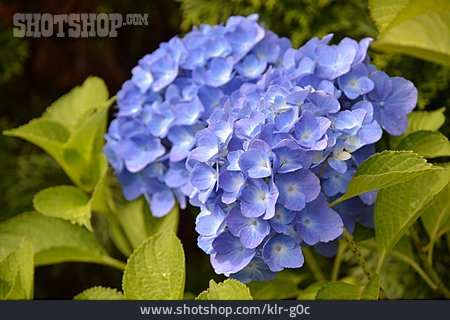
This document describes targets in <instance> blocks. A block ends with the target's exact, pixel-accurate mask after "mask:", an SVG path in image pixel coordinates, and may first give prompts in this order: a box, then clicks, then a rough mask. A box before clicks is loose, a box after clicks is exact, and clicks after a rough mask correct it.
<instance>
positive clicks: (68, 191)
mask: <svg viewBox="0 0 450 320" xmlns="http://www.w3.org/2000/svg"><path fill="white" fill-rule="evenodd" d="M33 205H34V208H35V209H36V210H37V211H38V212H40V213H42V214H44V215H46V216H50V217H57V218H62V219H65V220H69V221H70V222H72V223H77V224H79V225H82V226H85V227H86V228H87V229H88V230H90V231H92V225H91V208H90V207H91V206H90V200H89V197H88V196H87V195H86V193H84V192H83V191H81V190H80V189H78V188H77V187H74V186H57V187H51V188H47V189H44V190H42V191H40V192H39V193H37V194H36V195H35V196H34V199H33Z"/></svg>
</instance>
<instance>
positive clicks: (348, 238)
mask: <svg viewBox="0 0 450 320" xmlns="http://www.w3.org/2000/svg"><path fill="white" fill-rule="evenodd" d="M342 235H343V236H344V239H345V241H347V244H348V246H349V247H350V249H351V250H352V252H353V255H354V256H355V258H356V260H357V261H358V264H359V266H360V267H361V269H362V270H363V272H364V274H365V275H366V277H367V279H369V280H370V278H372V272H371V271H370V268H369V264H368V263H367V261H366V259H364V257H363V255H362V254H361V251H359V249H358V247H357V246H356V243H355V241H354V240H353V237H352V236H351V235H350V234H349V233H348V231H347V229H344V232H343V233H342Z"/></svg>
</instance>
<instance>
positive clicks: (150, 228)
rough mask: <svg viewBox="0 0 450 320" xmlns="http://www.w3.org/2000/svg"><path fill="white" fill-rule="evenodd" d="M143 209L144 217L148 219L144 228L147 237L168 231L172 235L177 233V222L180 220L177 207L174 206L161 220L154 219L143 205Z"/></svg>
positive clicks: (146, 206)
mask: <svg viewBox="0 0 450 320" xmlns="http://www.w3.org/2000/svg"><path fill="white" fill-rule="evenodd" d="M144 209H145V217H146V219H148V222H147V224H146V226H147V233H148V234H149V235H156V234H158V233H161V232H168V231H172V232H173V233H176V232H177V230H178V222H179V220H180V209H179V207H178V205H175V206H174V207H173V209H172V210H171V211H170V212H169V213H168V214H166V215H165V216H164V217H162V218H157V217H154V216H153V214H152V213H151V212H150V210H149V208H148V205H145V206H144Z"/></svg>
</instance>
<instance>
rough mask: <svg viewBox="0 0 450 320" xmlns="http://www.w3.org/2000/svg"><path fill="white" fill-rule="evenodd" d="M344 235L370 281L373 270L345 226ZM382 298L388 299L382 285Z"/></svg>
mask: <svg viewBox="0 0 450 320" xmlns="http://www.w3.org/2000/svg"><path fill="white" fill-rule="evenodd" d="M342 235H343V237H344V239H345V241H347V244H348V246H349V247H350V249H351V250H352V252H353V255H354V256H355V258H356V260H357V261H358V264H359V266H360V267H361V269H362V270H363V272H364V274H365V275H366V277H367V279H368V280H369V281H370V279H371V278H372V272H371V271H370V267H369V264H368V263H367V261H366V259H364V257H363V255H362V254H361V251H359V248H358V247H357V246H356V243H355V241H354V240H353V237H352V236H351V235H350V234H349V233H348V231H347V229H345V228H344V232H342ZM380 299H387V297H386V293H385V292H384V290H383V288H382V287H381V286H380Z"/></svg>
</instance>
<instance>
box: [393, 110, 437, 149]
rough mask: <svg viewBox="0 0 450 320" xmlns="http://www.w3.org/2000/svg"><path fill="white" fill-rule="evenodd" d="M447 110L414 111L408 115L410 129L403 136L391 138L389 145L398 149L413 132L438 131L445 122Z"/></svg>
mask: <svg viewBox="0 0 450 320" xmlns="http://www.w3.org/2000/svg"><path fill="white" fill-rule="evenodd" d="M444 113H445V108H440V109H437V110H433V111H413V112H411V113H410V114H409V115H408V129H407V130H406V132H405V133H404V134H403V135H401V136H390V137H389V143H390V145H391V147H392V148H394V149H395V148H397V146H398V144H399V143H400V142H401V141H402V139H404V138H405V137H406V136H408V135H409V134H411V133H413V132H417V131H421V130H425V131H437V130H439V128H440V127H442V125H443V124H444V122H445V114H444Z"/></svg>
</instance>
